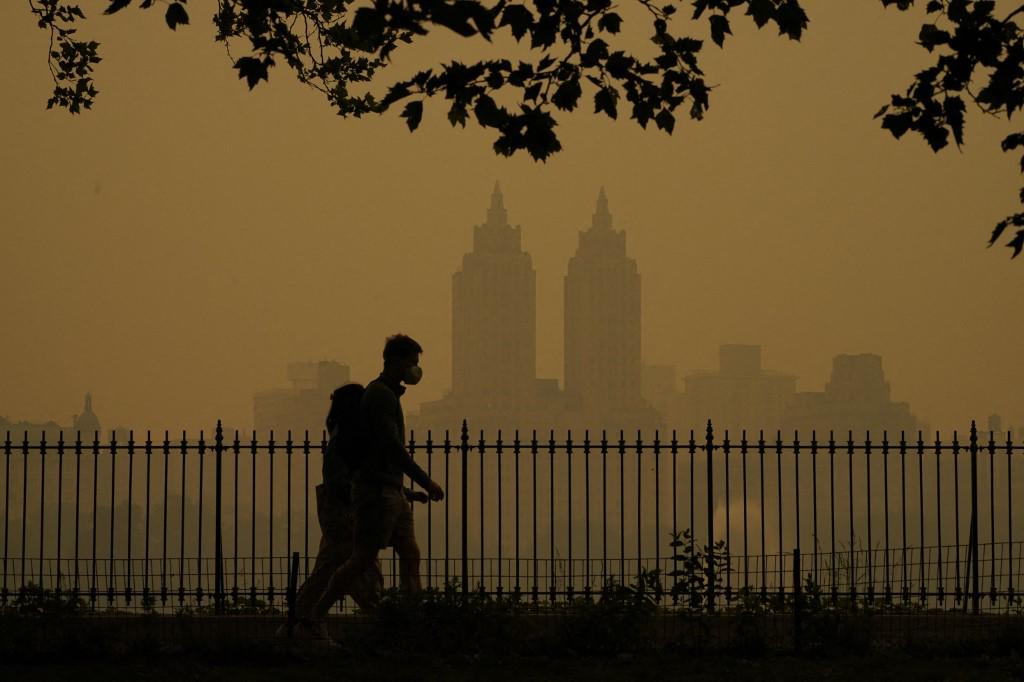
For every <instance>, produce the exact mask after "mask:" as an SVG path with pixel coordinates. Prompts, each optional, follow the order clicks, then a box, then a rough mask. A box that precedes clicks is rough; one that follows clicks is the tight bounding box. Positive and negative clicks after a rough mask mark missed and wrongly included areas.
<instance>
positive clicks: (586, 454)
mask: <svg viewBox="0 0 1024 682" xmlns="http://www.w3.org/2000/svg"><path fill="white" fill-rule="evenodd" d="M583 506H584V512H583V529H584V542H583V556H584V562H585V563H584V570H585V575H584V586H583V590H584V592H585V593H586V596H587V597H588V598H589V597H590V594H591V585H590V430H589V429H587V430H585V431H584V432H583Z"/></svg>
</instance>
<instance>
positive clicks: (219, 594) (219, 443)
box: [213, 419, 309, 613]
mask: <svg viewBox="0 0 1024 682" xmlns="http://www.w3.org/2000/svg"><path fill="white" fill-rule="evenodd" d="M306 442H307V445H308V444H309V439H308V438H307V440H306ZM223 454H224V427H223V425H222V424H221V421H220V420H219V419H218V420H217V430H216V431H215V432H214V440H213V455H214V466H215V475H214V482H215V486H216V494H215V495H214V509H215V511H214V521H213V523H214V529H213V532H214V550H213V561H214V565H213V603H214V608H215V609H216V611H217V613H224V536H223V534H222V532H223V531H222V527H221V522H222V520H223V514H222V509H221V504H222V490H223V483H224V481H223V471H222V470H223V462H222V458H223Z"/></svg>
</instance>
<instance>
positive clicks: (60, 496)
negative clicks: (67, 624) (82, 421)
mask: <svg viewBox="0 0 1024 682" xmlns="http://www.w3.org/2000/svg"><path fill="white" fill-rule="evenodd" d="M63 509H64V432H63V431H58V432H57V570H56V571H54V574H55V576H56V578H57V584H56V586H55V587H56V592H57V594H60V593H61V582H60V577H61V576H60V574H61V571H60V550H61V534H62V533H63V532H64V527H63V524H62V521H63V520H64V519H63V516H64V515H63Z"/></svg>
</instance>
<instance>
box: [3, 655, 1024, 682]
mask: <svg viewBox="0 0 1024 682" xmlns="http://www.w3.org/2000/svg"><path fill="white" fill-rule="evenodd" d="M0 678H3V679H6V680H12V681H14V680H68V681H72V680H73V681H75V682H79V681H81V682H85V681H88V680H104V681H105V682H107V681H110V680H252V681H253V682H260V681H263V680H266V681H267V682H270V681H271V680H274V681H280V680H310V681H314V680H331V681H332V682H338V681H340V680H474V681H476V680H487V681H489V680H499V681H500V680H561V681H565V682H567V681H568V680H587V681H588V682H599V681H602V680H678V679H685V680H901V681H906V680H992V681H998V680H1021V679H1024V664H1022V662H1021V660H1020V659H1018V658H1015V657H1004V658H991V659H986V658H949V659H944V658H934V657H933V658H918V657H899V656H892V657H882V656H868V657H843V658H828V659H811V658H791V657H771V658H762V659H756V660H743V659H740V658H733V657H721V656H713V657H707V658H695V657H673V656H647V657H636V658H625V657H620V658H616V659H611V660H606V659H593V658H586V659H572V658H559V659H552V658H506V659H493V660H484V659H476V660H474V659H471V658H448V659H441V660H433V659H428V658H410V657H408V656H403V657H397V658H390V657H387V658H385V657H380V658H358V657H356V658H352V657H345V656H318V657H315V658H313V659H312V660H306V661H302V660H294V661H290V662H288V661H283V662H278V663H275V664H272V665H266V664H262V665H253V664H245V663H234V664H229V665H216V664H209V663H198V662H192V661H188V660H178V661H169V660H161V661H160V662H159V663H158V664H155V665H147V664H143V663H124V664H113V663H110V664H108V663H89V664H78V665H17V666H4V665H0Z"/></svg>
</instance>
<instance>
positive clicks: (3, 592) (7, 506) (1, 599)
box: [0, 431, 77, 604]
mask: <svg viewBox="0 0 1024 682" xmlns="http://www.w3.org/2000/svg"><path fill="white" fill-rule="evenodd" d="M10 532H11V432H10V431H7V436H6V437H5V438H4V580H3V586H2V587H0V603H4V604H6V603H7V594H8V591H7V590H8V587H7V561H8V559H9V557H10V547H9V544H8V541H9V538H10ZM76 566H77V564H76Z"/></svg>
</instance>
